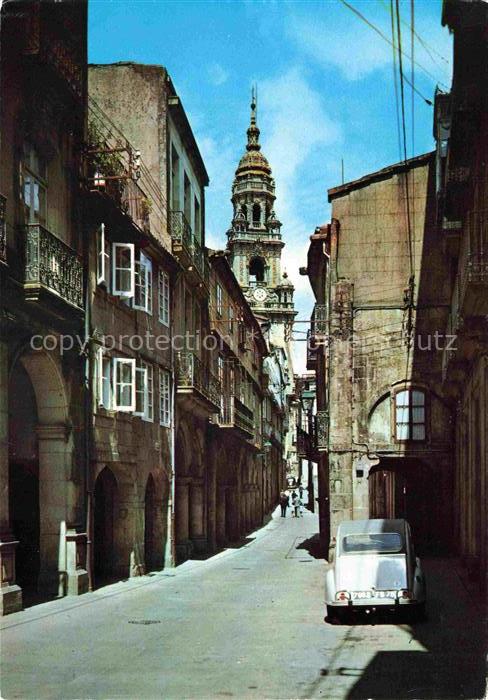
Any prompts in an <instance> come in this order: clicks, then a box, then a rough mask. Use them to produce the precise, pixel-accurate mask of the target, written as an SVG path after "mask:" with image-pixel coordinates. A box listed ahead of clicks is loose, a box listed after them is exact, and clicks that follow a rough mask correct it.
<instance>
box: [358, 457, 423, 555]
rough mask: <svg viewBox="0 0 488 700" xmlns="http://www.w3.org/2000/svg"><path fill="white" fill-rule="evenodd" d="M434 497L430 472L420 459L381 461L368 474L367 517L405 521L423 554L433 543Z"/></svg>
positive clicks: (386, 459) (384, 459)
mask: <svg viewBox="0 0 488 700" xmlns="http://www.w3.org/2000/svg"><path fill="white" fill-rule="evenodd" d="M433 498H434V494H433V484H432V475H431V470H430V468H429V467H428V465H426V464H425V463H424V462H422V461H421V460H417V459H414V458H408V457H405V458H401V459H394V458H391V459H388V458H383V459H381V461H380V463H379V465H378V466H376V467H374V468H373V469H371V471H370V473H369V517H370V518H405V519H406V520H408V522H409V523H410V525H411V527H412V531H413V535H414V539H415V542H416V544H417V547H419V548H420V549H423V550H424V551H425V550H428V549H429V546H430V545H431V542H432V520H433V517H432V504H433V503H434V501H433Z"/></svg>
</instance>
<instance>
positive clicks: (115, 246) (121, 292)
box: [112, 243, 135, 298]
mask: <svg viewBox="0 0 488 700" xmlns="http://www.w3.org/2000/svg"><path fill="white" fill-rule="evenodd" d="M119 249H125V250H128V251H129V260H130V267H129V268H125V267H121V268H118V267H117V251H118V250H119ZM134 257H135V250H134V244H133V243H112V294H113V295H114V296H116V297H125V298H128V297H129V298H130V297H133V296H134V290H135V261H134ZM119 269H120V270H129V272H130V288H129V289H118V288H117V270H119Z"/></svg>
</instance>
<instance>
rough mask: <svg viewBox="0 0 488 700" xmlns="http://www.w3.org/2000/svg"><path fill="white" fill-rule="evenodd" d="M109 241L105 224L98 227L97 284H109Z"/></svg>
mask: <svg viewBox="0 0 488 700" xmlns="http://www.w3.org/2000/svg"><path fill="white" fill-rule="evenodd" d="M108 250H109V248H108V241H107V239H106V238H105V224H100V226H99V227H98V229H97V284H105V285H106V286H107V287H108V286H109V284H108V283H109V274H110V253H109V252H108Z"/></svg>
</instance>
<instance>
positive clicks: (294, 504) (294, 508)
mask: <svg viewBox="0 0 488 700" xmlns="http://www.w3.org/2000/svg"><path fill="white" fill-rule="evenodd" d="M298 501H299V498H298V494H297V492H296V491H293V493H292V494H291V517H292V518H298Z"/></svg>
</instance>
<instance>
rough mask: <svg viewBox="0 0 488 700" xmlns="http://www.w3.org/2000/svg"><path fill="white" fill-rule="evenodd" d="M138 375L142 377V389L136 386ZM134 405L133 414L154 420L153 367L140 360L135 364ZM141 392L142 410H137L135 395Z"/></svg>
mask: <svg viewBox="0 0 488 700" xmlns="http://www.w3.org/2000/svg"><path fill="white" fill-rule="evenodd" d="M138 377H142V391H141V389H140V388H138V379H137V378H138ZM135 392H136V402H135V403H136V405H135V409H134V415H135V416H139V418H142V420H145V421H148V422H149V423H152V422H153V421H154V369H153V366H152V365H151V364H149V363H148V362H144V361H142V360H141V364H140V365H138V366H136V386H135ZM141 393H142V411H138V410H137V396H138V394H141Z"/></svg>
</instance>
